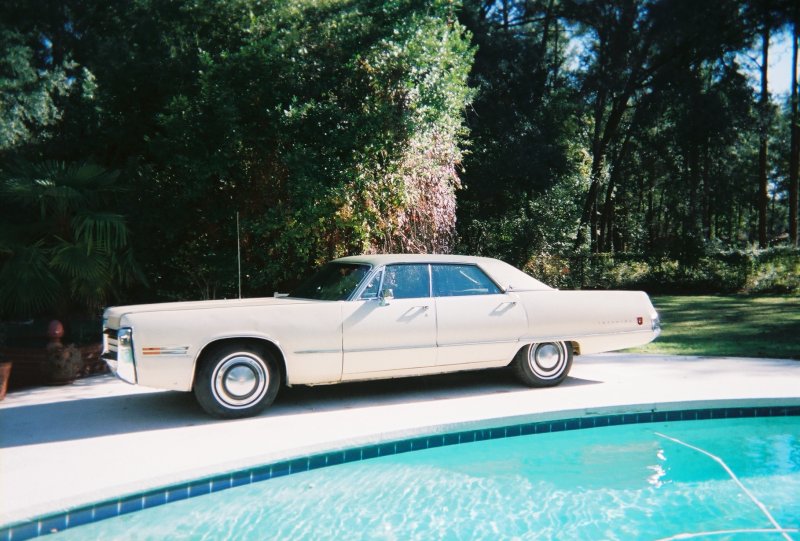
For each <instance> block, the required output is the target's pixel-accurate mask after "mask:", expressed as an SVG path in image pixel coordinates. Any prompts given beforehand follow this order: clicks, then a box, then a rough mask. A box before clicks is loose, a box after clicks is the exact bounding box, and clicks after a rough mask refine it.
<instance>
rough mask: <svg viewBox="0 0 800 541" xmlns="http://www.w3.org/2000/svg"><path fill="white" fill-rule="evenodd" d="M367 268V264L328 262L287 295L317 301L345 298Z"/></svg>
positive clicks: (357, 283)
mask: <svg viewBox="0 0 800 541" xmlns="http://www.w3.org/2000/svg"><path fill="white" fill-rule="evenodd" d="M369 269H370V267H369V265H358V264H352V263H328V264H327V265H325V266H324V267H322V268H321V269H320V270H319V271H317V273H316V274H314V276H312V277H311V278H309V279H308V280H306V282H305V283H303V284H302V285H300V286H299V287H298V288H297V289H295V290H294V291H292V292H291V293H290V294H289V296H290V297H298V298H301V299H315V300H319V301H344V300H347V299H348V298H350V295H352V294H353V291H355V290H356V288H357V287H358V285H359V284H360V283H361V281H362V280H363V279H364V277H365V276H366V275H367V273H368V272H369Z"/></svg>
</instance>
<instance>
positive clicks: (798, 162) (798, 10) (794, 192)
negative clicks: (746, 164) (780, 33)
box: [789, 3, 800, 247]
mask: <svg viewBox="0 0 800 541" xmlns="http://www.w3.org/2000/svg"><path fill="white" fill-rule="evenodd" d="M793 15H794V17H793V21H792V81H791V85H792V90H791V106H790V107H791V109H790V110H791V112H790V118H791V150H790V152H791V157H790V159H789V240H790V242H791V244H792V245H793V246H795V247H796V246H797V245H798V238H797V212H798V209H797V203H798V184H799V183H800V181H798V177H800V114H798V101H800V99H799V98H798V88H797V87H798V84H800V83H799V82H798V79H797V56H798V55H797V49H798V41H800V6H798V5H797V4H796V3H795V4H794V13H793Z"/></svg>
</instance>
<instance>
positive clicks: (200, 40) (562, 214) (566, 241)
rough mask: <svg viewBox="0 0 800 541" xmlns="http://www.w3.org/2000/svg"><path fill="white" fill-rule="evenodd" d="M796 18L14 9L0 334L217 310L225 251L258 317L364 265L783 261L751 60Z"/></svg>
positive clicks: (671, 3)
mask: <svg viewBox="0 0 800 541" xmlns="http://www.w3.org/2000/svg"><path fill="white" fill-rule="evenodd" d="M796 5H797V4H796V2H787V1H785V0H758V1H757V0H723V1H721V2H713V3H709V2H706V3H700V4H698V3H696V2H689V1H688V0H613V1H612V0H601V1H585V0H525V1H523V0H502V1H485V0H463V4H461V3H459V2H452V1H449V0H386V1H383V0H323V1H314V0H293V1H289V2H260V1H257V0H225V1H222V0H197V1H191V2H190V1H174V2H173V1H165V0H137V1H135V2H124V3H111V4H108V3H100V2H96V1H86V0H58V1H56V0H37V1H35V2H22V1H19V0H13V1H11V2H6V3H3V4H2V5H0V120H1V121H2V122H0V173H1V174H2V182H3V184H2V199H0V212H2V216H0V221H2V225H3V228H2V231H0V239H2V240H1V241H0V273H2V276H3V277H4V281H3V283H2V284H0V290H2V291H0V294H2V297H3V298H4V299H5V301H4V303H5V304H4V305H3V308H0V310H2V315H3V316H10V315H14V316H15V317H16V316H22V315H36V314H38V313H42V312H45V311H47V310H53V307H54V306H60V307H62V308H60V309H61V310H63V311H79V310H83V311H95V310H97V307H98V306H100V305H101V304H103V303H106V302H111V301H112V300H114V297H113V294H115V293H118V294H119V295H120V297H119V299H120V300H121V301H125V302H134V301H150V300H159V299H183V298H197V297H206V298H210V297H225V296H233V295H234V294H235V293H236V292H237V291H238V287H237V283H236V282H237V260H236V256H237V244H236V242H237V236H238V237H240V239H241V241H240V242H241V249H242V250H241V253H242V270H243V273H244V281H243V291H244V293H245V294H246V295H263V294H271V293H272V291H274V290H282V289H284V288H287V287H290V286H291V285H292V284H293V283H295V282H297V281H298V280H299V279H300V278H301V276H302V275H303V274H305V273H306V272H308V271H309V270H310V269H311V268H312V267H314V266H316V265H318V264H319V263H321V262H322V261H324V260H327V259H329V258H332V257H336V256H340V255H345V254H352V253H360V252H399V251H404V252H447V251H453V250H458V251H464V252H471V253H480V254H485V255H491V256H497V257H501V258H503V259H505V260H507V261H509V262H512V263H514V264H517V265H520V266H525V265H527V266H528V268H530V269H533V270H534V271H536V272H544V273H545V274H546V275H547V276H548V277H550V278H551V279H552V280H553V281H554V282H555V283H557V284H558V285H586V284H584V280H583V279H582V278H581V279H575V278H574V277H575V276H585V275H586V273H585V272H583V270H584V269H585V265H586V264H591V262H592V261H594V260H595V259H597V257H601V258H602V257H605V256H590V254H593V253H594V254H598V253H599V254H604V253H610V254H615V256H614V257H618V258H619V257H622V258H623V259H624V257H627V256H625V255H624V254H638V255H639V256H642V257H641V258H640V259H641V260H647V261H651V260H653V261H656V262H657V261H658V260H659V259H658V258H660V257H664V258H666V259H665V260H669V261H679V262H681V264H683V263H686V264H687V265H695V264H696V263H697V262H698V261H705V260H714V259H713V258H711V259H709V258H708V257H707V256H708V254H709V253H710V252H720V251H726V250H732V249H748V248H749V247H751V246H752V245H753V243H755V242H757V241H758V240H763V239H759V236H760V235H761V236H763V235H766V238H767V240H768V241H770V242H771V243H775V242H780V239H782V238H784V237H790V238H793V235H794V234H793V233H792V231H793V230H792V227H794V226H792V225H791V224H792V223H795V224H796V219H795V220H794V222H792V217H793V216H792V213H796V204H794V203H792V201H795V200H796V191H797V190H796V184H797V180H796V178H797V172H796V169H797V161H798V160H797V159H795V158H796V154H797V152H796V148H797V146H798V145H797V144H796V140H797V137H794V140H795V143H793V142H792V137H791V136H790V134H791V133H792V130H793V129H794V130H795V135H796V131H797V129H796V123H797V120H796V116H797V114H796V112H793V111H795V110H796V98H795V101H794V102H791V101H790V102H788V106H786V107H783V106H781V105H782V104H781V103H780V101H779V99H778V98H780V99H782V97H779V96H774V95H771V94H769V93H766V94H764V95H759V93H758V92H757V89H755V85H754V84H753V83H754V79H753V77H752V75H751V72H752V71H753V69H752V67H750V66H748V65H747V62H748V60H747V58H748V57H757V56H758V55H759V53H760V52H762V51H761V47H762V42H763V40H762V39H761V36H762V34H763V33H764V31H765V21H767V20H768V25H767V26H768V30H769V31H770V33H771V35H773V36H774V35H781V32H786V31H789V30H793V32H794V33H795V34H796V27H797V22H796V21H797V11H798V10H797V7H796ZM765 13H768V15H769V16H768V17H767V16H765ZM764 96H766V98H767V99H766V100H765V99H764ZM793 103H794V104H795V105H792V104H793ZM793 126H794V128H793ZM765 144H766V147H765ZM764 148H769V149H770V151H769V153H768V154H766V153H763V152H761V156H762V157H763V158H762V159H760V151H761V149H764ZM793 149H794V150H793ZM793 156H794V157H793ZM764 165H766V167H764ZM112 171H113V173H112ZM764 179H766V181H767V184H766V186H767V197H768V201H767V206H766V209H765V208H764V206H763V199H762V200H761V203H762V204H761V206H760V207H759V193H762V194H763V193H764V192H763V186H764V184H763V181H764ZM90 180H91V181H90ZM123 188H124V190H123ZM759 190H761V192H759ZM792 209H794V210H792ZM765 216H766V219H765V218H764V217H765ZM237 218H238V220H237ZM795 218H796V217H795ZM237 221H238V223H239V224H240V231H237V229H236V227H237ZM787 228H788V229H787ZM787 231H789V233H786V232H787ZM653 258H655V259H653ZM612 259H613V258H612ZM134 262H138V266H137V265H135V264H134ZM587 262H588V263H587ZM654 265H655V267H654V268H658V263H655V264H654ZM137 269H141V273H140V272H139V271H138V270H137ZM126 271H128V272H126ZM145 278H146V280H145Z"/></svg>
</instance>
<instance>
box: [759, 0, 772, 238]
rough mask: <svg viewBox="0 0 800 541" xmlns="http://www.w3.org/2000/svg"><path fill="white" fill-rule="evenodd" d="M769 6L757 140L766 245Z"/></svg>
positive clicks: (762, 231) (761, 232)
mask: <svg viewBox="0 0 800 541" xmlns="http://www.w3.org/2000/svg"><path fill="white" fill-rule="evenodd" d="M769 19H770V18H769V7H768V6H767V7H766V8H765V10H764V26H763V28H762V30H761V99H760V100H759V105H760V117H761V118H760V119H759V120H760V122H759V142H758V245H759V247H761V248H766V247H767V203H768V195H767V122H768V119H767V111H768V107H769V86H768V83H767V68H768V63H769V33H770V20H769Z"/></svg>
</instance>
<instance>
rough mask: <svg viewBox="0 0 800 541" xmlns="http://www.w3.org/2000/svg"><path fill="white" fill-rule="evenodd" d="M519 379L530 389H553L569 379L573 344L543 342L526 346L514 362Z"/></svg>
mask: <svg viewBox="0 0 800 541" xmlns="http://www.w3.org/2000/svg"><path fill="white" fill-rule="evenodd" d="M513 366H514V371H515V372H516V374H517V377H518V378H519V379H520V380H521V381H522V382H523V383H524V384H525V385H528V386H530V387H552V386H554V385H558V384H559V383H561V382H562V381H564V379H565V378H566V377H567V374H569V370H570V368H572V344H570V343H569V342H541V343H538V344H530V345H528V346H525V347H524V348H522V349H521V350H519V352H518V353H517V356H516V357H515V358H514V361H513Z"/></svg>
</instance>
